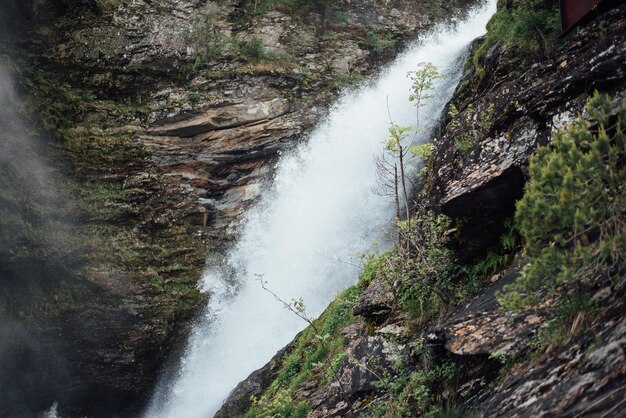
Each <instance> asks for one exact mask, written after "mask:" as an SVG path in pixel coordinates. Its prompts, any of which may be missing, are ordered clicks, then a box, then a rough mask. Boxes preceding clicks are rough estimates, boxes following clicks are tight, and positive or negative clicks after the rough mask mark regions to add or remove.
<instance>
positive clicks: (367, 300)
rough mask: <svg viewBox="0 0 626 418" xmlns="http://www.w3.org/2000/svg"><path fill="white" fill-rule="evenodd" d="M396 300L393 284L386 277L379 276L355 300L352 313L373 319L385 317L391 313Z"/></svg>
mask: <svg viewBox="0 0 626 418" xmlns="http://www.w3.org/2000/svg"><path fill="white" fill-rule="evenodd" d="M395 301H396V296H395V293H394V289H393V286H392V285H391V284H389V283H387V280H385V279H384V278H377V279H374V280H372V283H370V284H369V286H367V289H365V291H364V292H363V294H362V295H361V296H360V297H359V299H358V300H357V301H356V302H355V304H354V307H353V308H352V313H353V314H354V315H360V316H363V317H365V318H368V319H372V320H378V319H381V318H382V319H384V318H386V317H387V316H389V314H390V313H391V310H392V309H393V307H394V305H395Z"/></svg>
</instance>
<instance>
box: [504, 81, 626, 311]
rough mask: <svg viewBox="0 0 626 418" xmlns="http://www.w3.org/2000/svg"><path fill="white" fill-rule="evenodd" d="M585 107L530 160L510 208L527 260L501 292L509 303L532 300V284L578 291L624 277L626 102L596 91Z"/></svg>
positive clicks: (518, 305) (505, 302)
mask: <svg viewBox="0 0 626 418" xmlns="http://www.w3.org/2000/svg"><path fill="white" fill-rule="evenodd" d="M586 113H587V116H586V117H583V116H579V117H578V118H577V119H576V120H574V121H573V122H572V123H571V124H570V126H569V127H567V129H560V130H558V131H557V132H556V133H555V134H554V136H553V139H552V144H551V145H549V146H544V147H539V148H538V149H537V150H536V151H535V154H534V155H533V157H532V159H531V162H530V168H529V171H530V180H529V182H528V184H527V185H526V189H525V194H524V196H523V198H522V199H521V200H520V201H519V202H518V204H517V208H516V213H515V222H516V225H517V228H518V229H519V231H520V233H521V235H522V237H523V239H524V242H525V245H526V253H527V255H528V259H529V264H528V266H527V267H526V268H524V270H523V272H522V275H521V277H520V278H519V279H518V280H517V282H516V283H514V284H512V285H510V286H508V287H507V288H506V289H505V292H504V293H503V294H500V301H501V303H502V304H503V305H504V306H506V307H508V308H519V307H521V306H524V305H528V304H533V303H536V302H538V300H537V299H536V296H535V293H536V292H535V291H536V290H538V289H543V290H544V291H549V292H550V293H554V292H555V291H556V289H557V288H560V287H562V288H564V289H565V291H566V292H567V291H568V289H572V288H573V289H576V290H578V291H581V289H584V287H585V286H586V285H587V284H589V283H590V282H592V281H597V280H606V279H608V280H614V281H619V282H621V281H623V280H624V277H626V211H625V210H624V208H626V165H625V164H624V158H625V157H626V137H625V136H624V124H625V123H626V102H622V103H620V104H619V106H618V108H617V109H613V105H612V103H611V100H610V98H609V97H607V96H604V95H600V94H598V93H597V92H596V93H595V94H594V96H593V97H592V98H591V99H590V100H589V101H588V103H587V106H586ZM568 297H569V296H568Z"/></svg>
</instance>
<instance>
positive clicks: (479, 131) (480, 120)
mask: <svg viewBox="0 0 626 418" xmlns="http://www.w3.org/2000/svg"><path fill="white" fill-rule="evenodd" d="M494 109H495V106H494V104H493V103H490V104H489V106H488V107H487V109H485V110H484V111H476V110H474V105H473V104H470V105H468V106H467V108H466V109H465V110H464V111H463V112H460V111H459V109H458V108H457V107H456V105H455V104H451V105H450V107H449V109H448V116H449V117H450V123H449V129H451V131H452V132H453V135H454V145H455V146H456V148H457V149H458V150H459V151H461V152H463V153H466V152H468V151H469V150H471V149H472V148H473V147H474V144H475V143H476V141H478V140H479V139H480V138H481V137H482V136H484V135H486V134H487V133H488V131H489V129H491V125H492V124H493V112H494Z"/></svg>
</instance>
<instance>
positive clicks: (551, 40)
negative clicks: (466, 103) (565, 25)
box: [473, 0, 561, 72]
mask: <svg viewBox="0 0 626 418" xmlns="http://www.w3.org/2000/svg"><path fill="white" fill-rule="evenodd" d="M498 3H499V7H498V11H497V12H496V13H495V14H494V15H493V17H492V18H491V20H490V21H489V23H488V24H487V30H488V32H487V37H486V38H485V40H484V41H483V43H482V44H481V46H480V47H479V48H478V49H477V50H476V52H475V54H474V59H473V60H474V65H475V66H476V68H477V70H478V71H479V72H482V68H483V60H484V57H485V55H486V54H487V51H488V50H489V48H491V47H492V46H493V45H494V44H495V43H497V42H500V43H501V44H502V45H503V46H505V47H507V48H509V49H510V50H511V53H512V55H513V54H517V56H518V57H520V59H522V60H524V59H527V58H528V57H532V56H534V55H537V54H540V55H546V54H548V53H550V51H551V50H552V49H553V47H554V45H555V43H556V39H557V36H558V35H559V33H560V31H561V26H560V17H559V16H560V15H559V6H558V2H557V1H554V0H509V1H506V2H498Z"/></svg>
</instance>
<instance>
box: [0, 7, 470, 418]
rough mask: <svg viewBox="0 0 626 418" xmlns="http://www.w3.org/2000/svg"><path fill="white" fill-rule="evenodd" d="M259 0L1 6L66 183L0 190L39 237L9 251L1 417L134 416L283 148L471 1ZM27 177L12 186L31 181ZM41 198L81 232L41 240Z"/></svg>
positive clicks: (26, 115) (17, 65)
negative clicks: (214, 262)
mask: <svg viewBox="0 0 626 418" xmlns="http://www.w3.org/2000/svg"><path fill="white" fill-rule="evenodd" d="M254 3H257V2H254ZM254 3H253V2H246V1H233V2H222V1H199V0H198V1H195V0H168V1H163V2H151V1H124V0H122V1H104V0H103V1H91V0H73V1H65V0H63V1H62V0H47V1H33V2H17V1H9V2H6V3H3V9H2V13H1V14H0V17H2V20H3V21H4V22H11V25H10V26H9V25H8V24H7V25H5V26H4V27H5V28H8V27H10V28H11V32H10V34H11V36H7V37H6V38H4V39H5V41H4V42H3V44H2V51H3V52H2V53H3V54H6V55H8V56H10V57H11V58H10V61H11V62H12V64H11V65H10V66H11V67H12V68H14V69H15V71H13V76H14V78H15V80H16V84H17V86H18V88H19V90H20V92H21V94H22V95H23V97H24V98H25V100H26V101H27V105H24V106H23V108H24V109H25V111H24V112H22V113H21V114H20V117H22V118H23V119H24V120H25V126H27V127H28V126H32V127H35V126H38V125H39V126H41V127H42V129H40V130H37V132H35V130H33V132H29V134H30V135H31V136H32V137H33V138H37V142H38V143H39V145H40V148H38V149H37V150H35V151H34V155H36V158H35V157H33V158H35V159H37V160H41V161H46V163H47V164H49V165H50V166H51V167H52V168H53V170H54V171H55V173H56V174H55V179H54V182H53V184H52V185H51V186H50V188H52V189H55V190H56V191H58V194H59V195H60V196H67V198H65V199H62V203H59V204H57V205H54V206H53V207H50V206H48V207H45V205H41V202H39V201H37V199H36V198H32V199H18V198H17V197H15V196H16V194H14V193H12V192H11V193H8V194H7V196H9V197H8V198H7V199H3V200H2V206H0V209H1V210H2V211H3V212H2V213H3V214H16V213H17V214H19V216H18V218H19V221H16V222H13V221H12V220H11V221H10V222H9V221H5V220H9V219H13V218H9V217H8V215H7V216H6V217H5V216H3V218H2V219H3V221H2V223H0V226H1V227H2V228H0V231H1V232H2V235H3V237H11V236H13V235H15V234H18V236H20V237H22V236H23V237H24V240H23V241H22V242H21V245H20V246H14V245H13V244H10V245H9V244H7V245H6V249H7V251H4V248H3V250H2V251H0V256H1V257H2V260H1V261H2V263H1V264H2V266H3V267H2V273H1V274H2V278H3V285H2V302H3V305H2V306H5V307H6V309H4V308H3V312H6V313H7V318H11V320H10V321H9V320H6V324H4V323H3V328H2V335H3V336H6V337H7V338H6V339H5V340H11V341H12V344H10V345H9V346H8V348H7V349H6V350H4V351H2V357H1V360H2V361H1V362H0V364H1V365H2V370H3V372H4V371H6V373H3V375H4V376H7V378H6V379H7V381H8V382H10V383H8V384H9V385H11V387H12V390H11V391H10V392H5V393H6V394H7V395H6V399H5V398H0V400H1V402H0V404H2V408H3V409H0V414H9V415H12V416H19V415H25V416H29V415H32V414H36V413H37V412H38V411H41V410H43V409H45V408H48V407H49V406H50V405H51V404H52V402H53V401H58V402H59V403H60V412H61V413H62V414H63V415H70V416H72V415H83V414H87V415H88V416H111V415H113V414H119V415H121V416H124V415H129V416H134V415H136V414H137V413H138V410H139V409H140V408H141V406H142V403H143V402H144V401H145V399H146V397H147V396H148V394H149V391H150V389H151V388H152V387H153V386H154V384H155V382H156V379H157V377H158V373H159V370H161V368H162V366H163V365H164V364H165V361H166V359H168V358H169V356H170V354H171V353H172V352H175V351H176V350H179V349H180V348H181V345H182V343H183V342H184V339H185V336H186V333H187V331H188V327H189V324H190V321H191V320H192V318H193V315H194V314H195V312H197V310H198V309H199V308H200V307H201V306H202V305H203V303H204V301H205V298H206V296H205V295H202V294H201V293H200V292H199V291H198V290H197V287H196V284H197V282H198V280H199V278H200V276H201V271H202V268H203V266H204V262H205V258H206V256H207V253H209V252H210V251H215V252H219V251H221V250H223V249H224V248H225V247H226V246H227V245H228V242H229V241H230V240H231V239H232V237H233V236H234V235H235V234H236V233H237V225H238V221H239V220H240V219H241V216H242V214H243V212H244V210H245V209H246V208H247V207H248V206H249V205H250V204H251V203H252V202H254V200H255V198H256V197H257V196H258V195H259V193H260V191H261V190H262V185H263V183H264V182H265V181H267V180H268V179H269V178H270V177H271V167H272V164H273V162H274V161H275V159H276V158H277V157H278V155H279V153H280V152H281V151H283V150H287V149H289V147H291V146H293V145H294V144H295V143H297V141H298V140H299V139H301V138H303V136H304V135H306V132H307V130H308V129H309V128H310V127H311V126H313V124H314V123H315V122H316V121H317V120H318V119H319V118H320V117H323V115H324V112H325V111H326V109H327V108H328V105H329V104H330V103H332V101H333V100H334V98H335V97H336V96H337V95H338V94H339V92H340V91H341V89H343V88H346V87H350V86H351V85H354V84H356V83H359V82H366V81H367V79H368V77H369V76H371V75H373V74H375V71H376V69H377V68H378V67H379V66H380V65H381V64H382V63H384V62H385V61H386V60H388V59H389V58H391V57H393V56H394V55H395V54H396V52H397V51H398V50H400V49H401V47H402V45H403V44H404V43H405V42H406V41H407V40H409V39H412V38H414V37H416V36H418V35H419V33H420V32H421V31H423V30H424V29H426V28H428V27H430V26H431V25H432V24H433V23H435V22H436V21H438V20H439V19H441V18H443V17H449V16H451V15H453V14H455V13H462V11H463V6H464V5H465V3H468V2H464V1H458V2H444V1H433V2H430V3H429V4H428V5H423V4H421V3H416V2H411V1H403V0H393V1H389V2H384V3H383V2H372V1H367V0H363V1H361V0H359V1H351V2H338V3H336V4H335V3H333V4H331V3H329V2H320V3H319V4H318V5H316V6H311V5H309V4H308V3H306V2H296V3H291V2H285V4H282V3H281V2H276V4H274V3H272V7H270V5H268V3H266V2H258V5H257V7H256V8H255V6H254ZM18 16H19V18H18ZM9 165H10V164H9ZM5 168H6V167H4V166H3V170H5ZM9 169H10V167H9ZM7 178H8V177H7ZM25 182H28V180H27V177H26V178H21V179H17V180H16V181H14V182H8V183H6V184H4V183H2V184H3V188H4V189H6V190H9V191H11V190H12V191H16V192H17V194H19V192H20V190H22V189H23V188H24V183H25ZM26 200H28V201H26ZM25 208H26V209H25ZM26 212H28V213H30V214H33V215H32V216H34V218H36V219H52V220H53V223H54V225H55V227H58V228H60V229H61V230H63V231H66V232H64V233H65V234H66V236H67V237H71V239H69V240H65V241H64V242H63V244H62V245H57V244H54V243H51V242H50V241H49V240H46V239H44V237H46V236H48V234H49V228H48V227H49V225H48V223H47V222H39V223H33V222H30V223H28V225H31V226H29V227H28V228H32V229H26V232H27V233H24V231H25V229H24V228H26V226H25V223H24V222H22V221H23V220H24V219H25V217H24V216H22V214H23V213H26ZM3 242H4V241H3ZM6 242H7V243H8V242H13V241H12V240H7V241H6ZM32 248H38V249H40V251H36V252H34V251H31V250H30V249H32ZM60 249H62V251H59V250H60ZM7 283H10V285H9V284H7ZM25 284H28V285H27V286H26V285H25ZM18 353H20V354H19V355H18ZM44 353H45V355H44ZM174 357H175V356H174ZM13 358H20V359H21V360H20V361H21V363H19V364H26V363H28V362H33V364H34V365H35V366H34V367H32V368H24V367H21V366H19V364H18V365H17V366H16V365H15V364H10V362H9V360H8V359H13ZM50 359H54V360H53V361H54V367H51V368H44V367H39V366H37V365H40V364H43V363H47V362H49V361H50ZM44 369H45V371H42V370H44ZM2 384H3V385H4V384H5V383H4V381H3V382H2ZM32 393H36V394H37V398H36V399H35V400H33V399H32V397H31V396H30V395H29V394H32ZM3 396H4V395H3ZM27 400H28V407H27V406H26V401H27Z"/></svg>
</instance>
